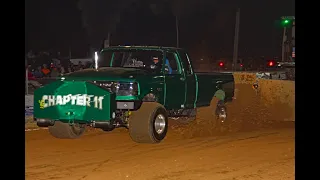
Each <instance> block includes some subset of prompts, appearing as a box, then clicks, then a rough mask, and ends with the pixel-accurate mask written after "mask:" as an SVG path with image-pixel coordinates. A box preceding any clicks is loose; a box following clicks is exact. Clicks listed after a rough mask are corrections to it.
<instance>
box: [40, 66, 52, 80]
mask: <svg viewBox="0 0 320 180" xmlns="http://www.w3.org/2000/svg"><path fill="white" fill-rule="evenodd" d="M41 72H42V73H43V75H44V76H46V77H47V76H49V75H50V72H51V71H50V69H48V68H47V65H46V64H43V68H42V69H41Z"/></svg>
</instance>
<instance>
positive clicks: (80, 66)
mask: <svg viewBox="0 0 320 180" xmlns="http://www.w3.org/2000/svg"><path fill="white" fill-rule="evenodd" d="M83 68H84V65H83V64H82V62H81V61H79V63H78V70H82V69H83Z"/></svg>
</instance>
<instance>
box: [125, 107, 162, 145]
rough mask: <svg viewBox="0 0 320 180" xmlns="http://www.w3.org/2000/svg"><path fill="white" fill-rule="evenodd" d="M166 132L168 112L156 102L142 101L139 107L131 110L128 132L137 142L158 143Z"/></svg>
mask: <svg viewBox="0 0 320 180" xmlns="http://www.w3.org/2000/svg"><path fill="white" fill-rule="evenodd" d="M167 132H168V113H167V111H166V109H165V108H164V107H163V106H162V105H161V104H159V103H156V102H143V103H142V105H141V107H140V109H139V110H137V111H135V112H132V115H131V116H130V119H129V134H130V137H131V139H132V140H133V141H135V142H137V143H159V142H161V141H162V140H163V139H164V138H165V137H166V134H167Z"/></svg>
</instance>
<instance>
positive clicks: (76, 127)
mask: <svg viewBox="0 0 320 180" xmlns="http://www.w3.org/2000/svg"><path fill="white" fill-rule="evenodd" d="M85 129H86V125H85V124H78V123H76V124H73V125H70V124H69V123H63V122H61V121H55V123H54V125H53V126H49V133H50V134H51V135H52V136H53V137H56V138H59V139H76V138H79V137H80V136H82V135H83V133H84V131H85Z"/></svg>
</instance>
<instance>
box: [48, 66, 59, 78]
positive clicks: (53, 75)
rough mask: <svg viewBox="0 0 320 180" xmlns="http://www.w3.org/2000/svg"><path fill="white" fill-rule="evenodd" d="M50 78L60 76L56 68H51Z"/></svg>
mask: <svg viewBox="0 0 320 180" xmlns="http://www.w3.org/2000/svg"><path fill="white" fill-rule="evenodd" d="M50 75H51V77H58V76H59V75H60V73H59V71H58V69H57V68H56V67H54V68H52V70H51V73H50Z"/></svg>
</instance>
